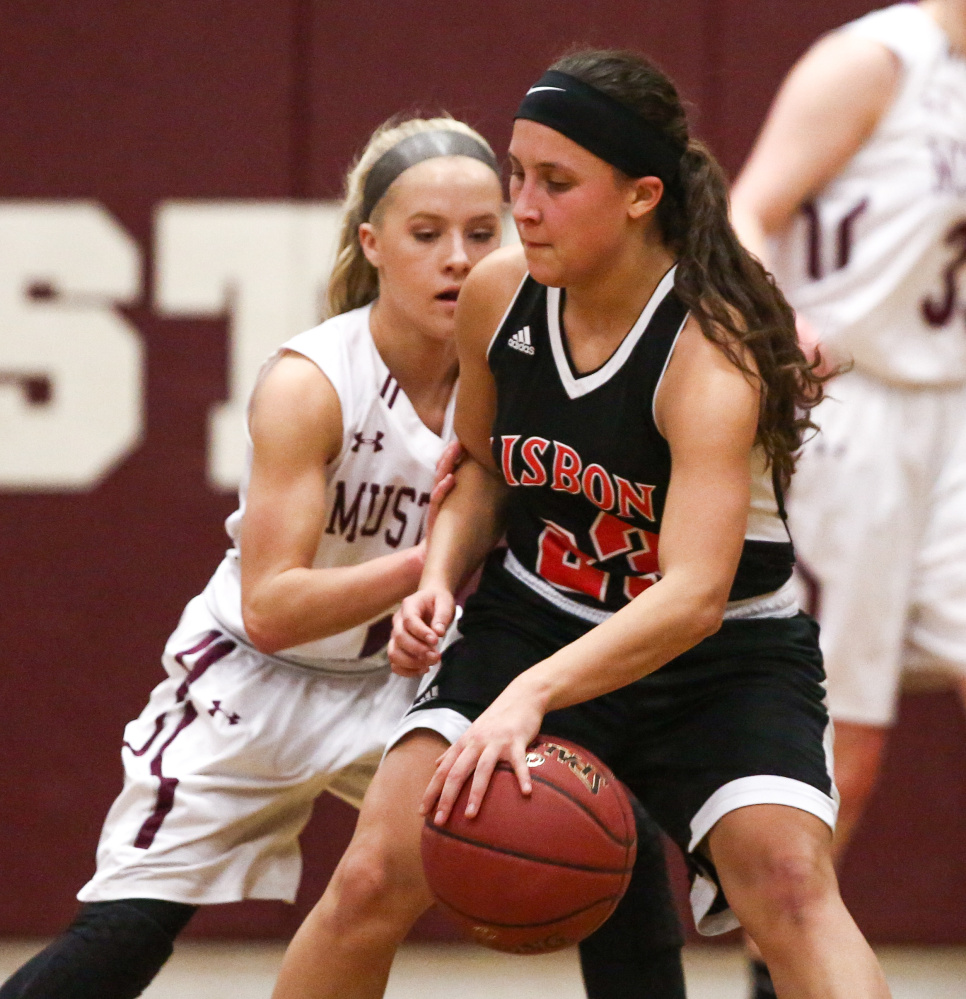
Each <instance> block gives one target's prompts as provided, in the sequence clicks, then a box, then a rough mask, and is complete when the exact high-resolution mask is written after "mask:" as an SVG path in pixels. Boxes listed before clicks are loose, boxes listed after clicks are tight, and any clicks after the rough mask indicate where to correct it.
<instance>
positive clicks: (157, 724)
mask: <svg viewBox="0 0 966 999" xmlns="http://www.w3.org/2000/svg"><path fill="white" fill-rule="evenodd" d="M167 717H168V712H167V711H162V712H161V714H159V715H158V717H157V718H155V719H154V732H152V733H151V738H149V739H148V741H147V742H146V743H145V744H144V745H143V746H142V747H141V748H140V749H135V748H134V747H133V746H132V745H131V744H130V743H129V742H128V741H127V740H125V741H124V742H123V743H122V745H123V746H126V747H127V748H128V749H130V750H131V752H132V753H134V755H135V756H144V754H145V753H146V752H147V751H148V750H149V749H150V748H151V745H152V744H153V742H154V740H155V739H157V737H158V736H159V735H160V734H161V730H162V729H163V728H164V720H165V718H167Z"/></svg>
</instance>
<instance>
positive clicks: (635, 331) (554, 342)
mask: <svg viewBox="0 0 966 999" xmlns="http://www.w3.org/2000/svg"><path fill="white" fill-rule="evenodd" d="M676 270H677V264H675V265H674V266H673V267H671V269H670V270H669V271H668V272H667V274H665V275H664V277H663V278H661V280H660V282H659V283H658V286H657V287H656V288H655V289H654V293H653V294H652V295H651V297H650V298H649V299H648V300H647V305H645V306H644V310H643V311H642V312H641V314H640V315H639V316H638V317H637V322H636V323H634V325H633V326H632V327H631V329H630V332H629V333H628V334H627V336H625V337H624V339H623V340H622V341H621V344H620V346H619V347H618V348H617V350H615V351H614V353H613V354H611V356H610V357H609V358H608V359H607V361H606V362H605V363H604V364H603V365H602V366H601V367H599V368H598V369H597V370H596V371H592V372H590V373H589V374H586V375H581V376H579V377H577V376H575V375H574V373H573V371H571V369H570V362H569V361H568V360H567V352H566V350H565V349H564V344H563V333H562V331H561V329H560V289H559V288H547V329H548V330H549V331H550V347H551V349H552V351H553V359H554V361H555V362H556V365H557V372H558V374H559V375H560V381H561V382H562V383H563V387H564V389H565V390H566V392H567V395H568V396H569V397H570V398H571V399H578V398H580V396H583V395H586V394H587V393H588V392H593V391H594V389H596V388H600V386H601V385H603V384H604V383H605V382H606V381H608V380H609V379H611V378H612V377H613V376H614V375H615V374H616V373H617V372H618V371H619V370H620V369H621V368H622V367H623V366H624V362H625V361H626V360H627V358H628V357H630V354H631V351H632V350H633V349H634V348H635V347H636V346H637V342H638V341H639V340H640V339H641V337H642V336H643V335H644V331H645V330H646V329H647V326H648V323H650V321H651V319H652V318H653V316H654V313H655V312H656V311H657V309H658V306H659V305H660V304H661V303H662V302H663V301H664V299H665V298H667V296H668V295H669V294H670V293H671V289H672V288H673V287H674V272H675V271H676Z"/></svg>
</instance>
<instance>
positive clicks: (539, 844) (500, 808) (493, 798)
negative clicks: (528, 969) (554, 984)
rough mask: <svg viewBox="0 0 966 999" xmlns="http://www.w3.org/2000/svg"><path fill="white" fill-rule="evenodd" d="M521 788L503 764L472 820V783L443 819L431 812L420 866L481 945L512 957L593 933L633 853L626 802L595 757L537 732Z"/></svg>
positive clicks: (621, 885) (617, 893)
mask: <svg viewBox="0 0 966 999" xmlns="http://www.w3.org/2000/svg"><path fill="white" fill-rule="evenodd" d="M527 764H528V766H529V767H530V773H531V778H532V783H533V791H532V793H531V794H530V796H529V797H527V796H524V795H523V794H522V793H521V792H520V787H519V784H518V783H517V778H516V775H515V774H514V772H513V770H512V768H511V767H510V765H509V764H508V763H503V762H501V763H500V764H498V766H497V769H496V771H495V772H494V774H493V777H492V779H491V781H490V786H489V788H488V789H487V792H486V796H485V797H484V799H483V804H482V805H481V807H480V811H479V813H478V815H477V816H476V817H475V818H472V819H468V818H466V816H465V815H464V811H465V809H466V801H467V797H468V795H469V788H470V781H467V782H466V783H465V784H464V785H463V789H462V790H461V792H460V795H459V798H458V799H457V801H456V804H455V806H454V808H453V811H452V813H451V814H450V817H449V819H448V821H447V822H446V823H445V825H442V826H437V825H434V823H433V821H432V817H431V816H427V818H426V822H425V825H424V826H423V832H422V856H423V867H424V869H425V872H426V878H427V880H428V882H429V886H430V889H431V890H432V892H433V894H434V895H435V896H436V899H437V901H438V902H439V903H440V904H441V905H442V907H443V908H444V909H445V910H446V911H447V912H449V913H450V915H452V916H453V917H454V918H455V919H456V921H457V922H458V923H459V924H460V925H461V926H462V927H463V928H464V929H466V930H467V931H468V933H469V935H470V936H471V937H472V938H473V939H474V940H475V941H477V942H478V943H481V944H483V945H484V946H486V947H492V948H493V949H495V950H502V951H508V952H510V953H514V954H544V953H547V952H549V951H554V950H560V949H561V948H563V947H569V946H571V945H572V944H576V943H578V942H579V941H581V940H583V939H584V938H585V937H587V936H589V935H590V934H591V933H593V931H594V930H596V929H597V927H598V926H600V925H601V924H602V923H603V922H604V921H605V920H606V919H607V917H608V916H609V915H610V914H611V913H612V912H613V911H614V908H615V906H616V905H617V903H618V902H619V901H620V898H621V896H622V895H623V894H624V891H625V890H626V888H627V885H628V883H629V882H630V877H631V868H632V867H633V866H634V857H635V855H636V853H637V835H636V832H635V826H634V815H633V813H632V811H631V804H630V800H629V799H628V796H627V792H626V791H625V790H624V787H623V785H622V784H621V783H620V781H619V780H617V778H616V777H615V776H614V775H613V774H612V773H611V771H610V770H609V769H608V768H607V767H606V766H604V764H603V763H601V762H600V760H598V759H597V758H596V757H595V756H594V755H593V754H591V753H589V752H587V750H585V749H583V748H581V747H580V746H578V745H576V744H575V743H573V742H569V741H567V740H564V739H555V738H552V737H549V736H539V737H538V738H537V739H536V740H535V741H534V743H533V744H532V745H531V746H530V748H529V751H528V753H527Z"/></svg>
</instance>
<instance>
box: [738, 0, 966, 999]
mask: <svg viewBox="0 0 966 999" xmlns="http://www.w3.org/2000/svg"><path fill="white" fill-rule="evenodd" d="M732 212H733V219H734V224H735V227H736V229H737V230H738V232H739V234H740V235H741V236H742V238H743V240H744V242H745V244H746V246H748V247H749V249H751V250H752V252H754V253H755V254H757V255H758V256H759V257H760V258H761V260H762V261H763V262H764V263H765V264H766V266H767V267H768V268H769V269H771V270H772V271H773V272H774V274H775V276H776V279H777V280H778V282H779V284H780V286H781V288H782V290H783V291H784V292H785V294H786V295H787V297H788V299H789V301H790V302H791V304H792V305H793V306H794V307H795V308H796V310H797V311H798V313H799V327H800V333H801V335H802V338H803V340H807V341H809V342H810V343H812V344H814V343H815V342H820V343H821V352H822V354H823V356H825V357H826V358H827V359H828V361H829V362H831V363H832V364H841V363H842V362H846V363H850V364H851V365H852V367H851V370H849V371H847V372H846V373H844V374H840V375H839V376H838V377H836V378H835V379H834V381H833V382H832V383H831V384H830V385H829V386H828V398H827V399H826V401H825V402H824V403H823V404H822V405H821V406H820V408H819V409H818V410H817V411H816V413H815V414H814V418H815V419H816V422H817V423H818V424H819V425H820V427H821V433H820V434H819V435H818V436H817V437H816V438H815V439H814V440H813V441H812V442H811V443H809V444H808V445H806V447H805V450H804V454H803V456H802V459H801V462H800V464H799V470H798V473H797V475H796V478H795V482H794V488H793V490H792V495H791V502H790V506H789V513H790V517H791V521H792V533H793V536H794V538H795V541H796V544H797V547H798V551H799V555H800V558H801V561H802V562H803V563H804V565H805V566H806V567H807V569H808V570H809V572H810V573H811V575H812V576H813V577H814V579H815V581H816V582H817V584H818V587H819V589H818V594H819V601H820V603H819V616H820V621H821V625H822V649H823V652H824V655H825V667H826V670H827V672H828V677H829V702H830V710H831V713H832V716H833V718H834V720H835V727H836V739H835V776H836V782H837V784H838V788H839V791H840V793H841V797H842V802H841V810H840V812H839V823H838V830H837V848H838V850H839V852H841V850H842V848H843V847H844V845H845V844H846V843H847V841H848V838H849V836H850V834H851V832H852V830H853V828H854V826H855V823H856V821H857V820H858V818H859V817H860V815H861V813H862V810H863V807H864V806H865V803H866V801H867V799H868V797H869V795H870V793H871V791H872V788H873V786H874V783H875V779H876V775H877V773H878V770H879V764H880V761H881V758H882V753H883V749H884V746H885V743H886V739H887V735H888V732H889V728H890V726H891V725H892V724H893V721H894V719H895V711H896V702H897V697H898V692H899V688H900V680H901V675H902V672H903V671H904V670H917V669H922V668H926V669H928V670H930V671H941V672H944V673H946V674H948V675H949V676H951V677H952V678H953V680H954V682H955V683H956V684H957V685H958V687H959V689H960V692H961V693H962V694H964V695H966V317H964V306H966V283H964V282H963V280H962V277H961V272H962V269H963V267H964V265H966V2H964V0H924V2H922V3H918V4H912V3H902V4H896V5H895V6H892V7H888V8H886V9H884V10H879V11H875V12H874V13H872V14H869V15H867V16H865V17H863V18H860V19H859V20H857V21H854V22H852V23H851V24H848V25H846V26H845V27H844V28H842V29H840V30H837V31H835V32H833V33H832V34H830V35H828V36H827V37H825V38H823V39H821V40H820V41H819V42H817V43H816V44H815V45H814V46H813V47H812V49H811V50H810V51H809V52H808V53H807V54H806V55H805V56H804V57H803V58H802V59H801V60H800V62H799V63H798V64H797V65H796V66H795V67H794V68H793V69H792V71H791V73H790V74H789V76H788V78H787V80H786V81H785V83H784V85H783V86H782V88H781V90H780V91H779V93H778V96H777V97H776V99H775V102H774V106H773V107H772V109H771V112H770V114H769V117H768V120H767V122H766V123H765V126H764V129H763V130H762V133H761V135H760V137H759V139H758V142H757V144H756V146H755V148H754V150H753V152H752V154H751V156H750V158H749V160H748V162H747V164H746V165H745V168H744V170H743V171H742V173H741V176H740V177H739V178H738V181H737V183H736V184H735V187H734V191H733V200H732ZM766 988H767V984H765V985H763V986H762V989H763V990H762V991H759V993H758V994H759V995H760V996H765V995H768V994H769V993H768V992H767V991H764V989H766Z"/></svg>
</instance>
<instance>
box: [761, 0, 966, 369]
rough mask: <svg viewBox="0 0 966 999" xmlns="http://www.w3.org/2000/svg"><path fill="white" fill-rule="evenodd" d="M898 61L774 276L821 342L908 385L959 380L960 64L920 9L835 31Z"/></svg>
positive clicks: (965, 70)
mask: <svg viewBox="0 0 966 999" xmlns="http://www.w3.org/2000/svg"><path fill="white" fill-rule="evenodd" d="M840 30H842V31H847V32H849V33H850V34H854V35H859V36H861V37H863V38H869V39H873V40H875V41H877V42H881V43H882V44H883V45H884V46H886V47H887V48H888V49H890V50H891V51H892V52H894V53H895V54H896V56H897V57H898V58H899V60H900V61H901V63H902V77H901V81H900V84H899V89H898V92H897V94H896V97H895V100H894V101H893V103H892V106H891V107H890V108H889V110H888V111H887V112H886V113H885V115H884V116H883V118H882V120H881V121H880V123H879V125H878V127H877V128H876V129H875V131H874V132H873V134H872V135H871V137H870V138H869V139H868V141H867V142H866V143H865V144H864V145H863V146H862V148H861V149H860V150H859V151H858V152H857V153H856V154H855V156H854V157H853V158H852V159H851V160H850V161H849V163H848V164H847V165H846V167H845V169H844V170H842V172H841V173H840V174H839V175H838V176H837V177H835V178H834V179H833V180H832V181H831V182H830V183H829V184H828V185H827V186H826V187H825V188H824V189H823V190H822V191H821V192H820V194H819V195H818V196H817V197H816V198H815V199H814V201H812V202H810V203H808V204H806V205H804V206H803V208H802V211H801V212H800V214H799V215H797V216H796V218H795V220H794V222H793V224H792V225H791V226H789V228H788V230H787V231H786V232H785V233H783V234H782V235H781V236H780V237H779V238H777V239H776V240H775V241H774V243H773V245H772V247H771V250H772V260H773V262H774V271H775V276H776V278H777V279H778V282H779V284H780V286H781V287H782V290H783V291H784V292H785V294H786V295H787V296H788V299H789V301H790V302H791V304H792V305H793V306H794V307H795V309H796V310H798V311H800V312H801V313H802V314H803V315H804V316H805V317H806V318H807V319H808V320H810V321H811V322H812V323H813V324H814V325H815V327H816V330H817V332H818V334H819V335H820V336H821V338H822V341H823V343H824V344H826V345H827V346H828V347H830V348H831V351H832V353H833V354H834V355H835V356H836V357H838V358H840V359H847V358H851V359H852V360H854V362H855V365H856V367H857V368H858V369H859V370H862V371H865V372H866V373H867V374H871V375H874V376H875V377H878V378H882V379H885V380H886V381H889V382H893V383H899V384H908V385H942V384H946V385H949V384H956V383H959V382H962V381H964V380H966V314H964V309H966V281H963V280H962V279H961V272H962V270H963V268H964V267H966V59H964V58H963V57H961V56H959V55H957V54H955V53H953V52H952V51H951V50H950V46H949V41H948V39H947V37H946V35H945V33H944V32H943V31H942V30H941V29H940V27H939V26H938V25H937V24H936V22H935V21H933V19H932V18H931V17H930V16H929V15H928V14H926V13H925V12H924V11H922V10H921V9H920V8H919V7H918V6H917V5H916V4H910V3H901V4H896V5H895V6H892V7H888V8H886V9H885V10H880V11H875V12H873V13H871V14H868V15H866V16H865V17H862V18H860V19H859V20H857V21H854V22H852V23H851V24H848V25H846V26H845V27H844V28H842V29H840Z"/></svg>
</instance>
